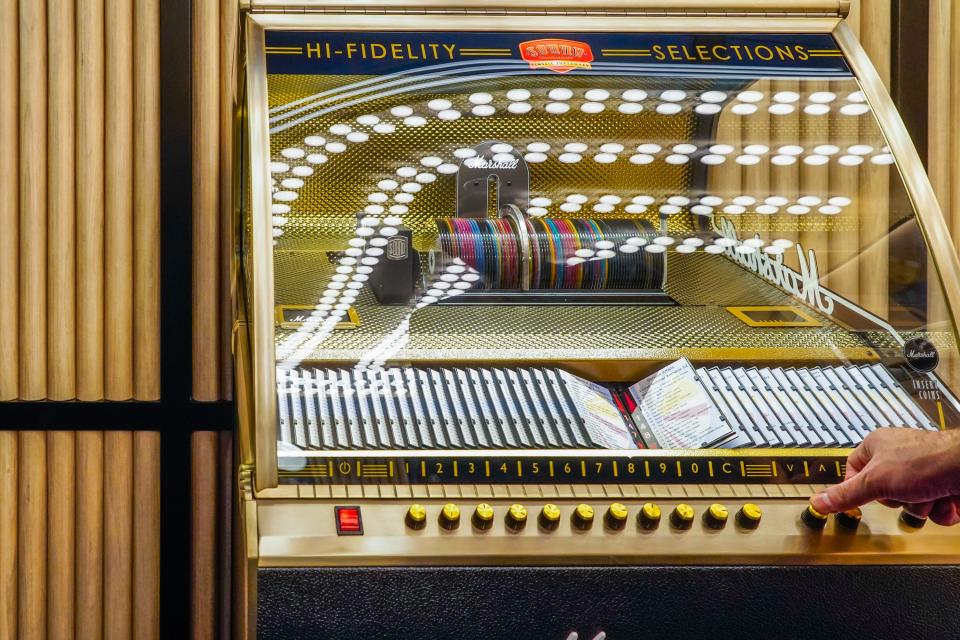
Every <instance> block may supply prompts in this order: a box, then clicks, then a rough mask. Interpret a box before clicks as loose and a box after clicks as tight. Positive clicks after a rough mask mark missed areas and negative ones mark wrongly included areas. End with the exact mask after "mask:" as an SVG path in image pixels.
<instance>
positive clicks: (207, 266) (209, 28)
mask: <svg viewBox="0 0 960 640" xmlns="http://www.w3.org/2000/svg"><path fill="white" fill-rule="evenodd" d="M219 44H220V7H219V2H218V0H195V1H194V3H193V395H194V398H195V399H197V400H216V399H217V398H218V397H219V384H218V383H219V373H218V366H217V365H218V360H219V355H218V351H219V350H218V345H219V335H218V333H219V326H220V311H219V307H220V305H219V295H217V287H218V284H219V272H220V255H219V253H220V252H219V244H220V239H219V231H220V225H219V222H218V217H219V212H220V209H219V207H220V204H219V197H218V192H219V189H220V173H219V162H220V152H219V130H220V102H219V99H218V94H219V91H220V80H219V77H220V76H219V73H220V71H219V66H220V47H219Z"/></svg>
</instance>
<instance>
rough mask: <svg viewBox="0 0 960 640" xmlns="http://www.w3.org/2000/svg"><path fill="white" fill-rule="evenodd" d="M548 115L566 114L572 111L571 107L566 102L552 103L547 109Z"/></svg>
mask: <svg viewBox="0 0 960 640" xmlns="http://www.w3.org/2000/svg"><path fill="white" fill-rule="evenodd" d="M544 108H545V109H546V110H547V113H552V114H554V115H560V114H561V113H566V112H567V111H570V105H568V104H567V103H566V102H551V103H550V104H548V105H547V106H546V107H544Z"/></svg>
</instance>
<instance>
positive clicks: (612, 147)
mask: <svg viewBox="0 0 960 640" xmlns="http://www.w3.org/2000/svg"><path fill="white" fill-rule="evenodd" d="M600 151H602V152H603V153H621V152H622V151H623V145H622V144H620V143H619V142H607V143H606V144H602V145H600Z"/></svg>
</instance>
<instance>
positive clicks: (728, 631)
mask: <svg viewBox="0 0 960 640" xmlns="http://www.w3.org/2000/svg"><path fill="white" fill-rule="evenodd" d="M258 589H259V603H258V631H259V633H258V638H259V639H260V640H281V639H283V640H300V639H303V640H306V639H309V640H321V639H336V640H380V639H383V640H386V639H391V640H393V639H397V640H406V639H410V640H414V639H416V640H420V639H427V638H437V639H444V640H479V639H484V640H517V639H520V638H535V639H537V640H567V639H568V638H570V636H571V632H576V633H577V638H578V640H593V639H594V638H596V637H597V635H598V634H600V632H601V631H602V632H605V633H606V638H607V640H626V639H634V638H671V639H674V638H677V639H679V638H684V639H686V638H710V639H711V640H721V639H725V638H730V639H734V638H735V639H737V640H745V639H748V638H757V639H763V640H773V639H781V638H791V639H793V638H842V639H845V640H849V639H854V638H870V639H878V638H897V639H898V640H903V639H906V638H923V639H925V640H936V639H940V638H943V639H945V640H946V639H948V638H950V639H955V638H960V616H958V615H956V606H957V603H958V602H960V566H950V567H914V566H851V567H571V568H561V567H543V568H540V567H503V568H500V567H496V568H491V567H462V568H460V567H457V568H446V567H443V568H435V567H423V568H338V569H313V568H310V569H308V568H302V569H261V570H260V571H259V580H258ZM601 637H603V636H601Z"/></svg>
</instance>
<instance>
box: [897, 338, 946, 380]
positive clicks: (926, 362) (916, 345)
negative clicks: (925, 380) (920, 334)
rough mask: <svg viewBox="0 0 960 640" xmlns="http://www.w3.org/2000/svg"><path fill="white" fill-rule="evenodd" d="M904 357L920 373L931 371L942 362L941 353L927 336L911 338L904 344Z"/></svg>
mask: <svg viewBox="0 0 960 640" xmlns="http://www.w3.org/2000/svg"><path fill="white" fill-rule="evenodd" d="M903 357H904V358H906V360H907V364H908V365H910V368H911V369H913V370H914V371H917V372H918V373H930V372H931V371H933V370H934V369H936V368H937V365H938V364H940V354H939V353H938V352H937V348H936V347H935V346H933V343H932V342H930V341H929V340H927V339H926V338H911V339H910V340H907V341H906V343H905V344H904V345H903Z"/></svg>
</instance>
